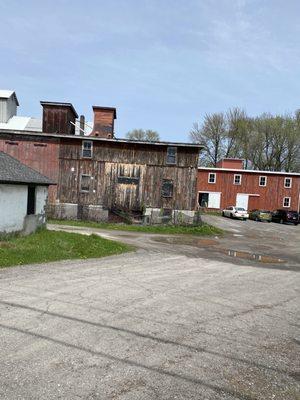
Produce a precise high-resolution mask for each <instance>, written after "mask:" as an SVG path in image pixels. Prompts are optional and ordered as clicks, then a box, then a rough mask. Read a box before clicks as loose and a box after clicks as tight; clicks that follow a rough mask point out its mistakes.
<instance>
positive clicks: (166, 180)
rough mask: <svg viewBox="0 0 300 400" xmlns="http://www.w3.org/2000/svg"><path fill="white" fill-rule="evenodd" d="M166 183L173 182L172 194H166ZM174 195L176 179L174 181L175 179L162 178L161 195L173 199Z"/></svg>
mask: <svg viewBox="0 0 300 400" xmlns="http://www.w3.org/2000/svg"><path fill="white" fill-rule="evenodd" d="M165 183H171V184H172V191H171V194H170V195H165V194H164V190H163V187H164V184H165ZM173 196H174V181H173V179H163V180H162V184H161V197H163V198H166V199H171V198H172V197H173Z"/></svg>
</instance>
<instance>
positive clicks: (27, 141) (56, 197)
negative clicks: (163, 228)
mask: <svg viewBox="0 0 300 400" xmlns="http://www.w3.org/2000/svg"><path fill="white" fill-rule="evenodd" d="M41 105H42V107H43V119H42V124H41V125H42V127H41V130H39V131H33V130H26V129H25V130H24V129H23V130H18V129H5V128H4V129H3V126H0V150H2V151H4V152H6V153H8V154H10V155H12V156H13V157H15V158H17V159H19V160H20V161H22V162H23V163H25V164H26V165H29V166H31V167H33V168H34V169H36V170H38V171H39V172H41V173H43V174H44V175H46V176H48V177H49V178H50V179H52V180H54V181H55V182H57V186H54V187H52V188H50V191H49V212H50V214H51V215H52V216H53V217H58V218H70V219H72V218H79V219H92V220H107V219H108V217H109V214H110V212H116V211H122V212H125V213H136V214H143V215H146V216H151V218H152V220H153V221H157V222H158V221H159V220H161V217H162V216H164V215H168V216H170V218H172V217H173V219H174V220H177V219H178V218H179V216H180V218H181V219H183V220H184V221H189V222H191V221H192V219H193V215H194V210H195V207H196V180H197V165H198V155H199V151H200V150H201V147H202V146H200V145H196V144H187V143H169V142H142V141H131V140H126V139H117V138H115V135H114V121H115V119H116V109H115V108H111V107H93V111H94V125H93V129H92V132H90V133H89V135H88V136H86V135H84V134H83V132H84V130H85V129H84V127H85V122H84V118H83V117H81V118H80V129H81V130H80V132H81V133H82V134H79V135H78V134H75V133H76V131H77V132H78V129H77V130H76V129H75V125H76V123H77V118H78V115H77V113H76V111H75V109H74V107H73V106H72V104H70V103H56V102H41ZM2 125H3V124H2Z"/></svg>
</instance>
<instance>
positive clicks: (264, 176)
mask: <svg viewBox="0 0 300 400" xmlns="http://www.w3.org/2000/svg"><path fill="white" fill-rule="evenodd" d="M261 178H265V184H264V185H262V184H261ZM267 182H268V177H267V176H266V175H260V176H259V178H258V185H259V186H260V187H267Z"/></svg>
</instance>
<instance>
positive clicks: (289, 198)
mask: <svg viewBox="0 0 300 400" xmlns="http://www.w3.org/2000/svg"><path fill="white" fill-rule="evenodd" d="M285 199H288V200H289V205H288V206H286V205H284V203H285ZM282 207H284V208H289V207H291V197H284V198H283V202H282Z"/></svg>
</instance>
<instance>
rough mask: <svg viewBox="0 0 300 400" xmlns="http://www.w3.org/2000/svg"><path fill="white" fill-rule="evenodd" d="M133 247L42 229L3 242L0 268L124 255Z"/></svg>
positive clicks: (0, 251)
mask: <svg viewBox="0 0 300 400" xmlns="http://www.w3.org/2000/svg"><path fill="white" fill-rule="evenodd" d="M130 250H133V247H132V246H128V245H126V244H123V243H119V242H115V241H112V240H107V239H103V238H101V237H99V236H97V235H90V236H86V235H80V234H77V233H67V232H55V231H47V230H46V229H43V230H41V231H38V232H36V233H34V234H32V235H29V236H19V237H17V236H16V237H12V238H8V239H7V240H5V241H1V242H0V268H2V267H8V266H11V265H23V264H31V263H43V262H49V261H58V260H67V259H86V258H98V257H104V256H110V255H113V254H121V253H124V252H126V251H130Z"/></svg>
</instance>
